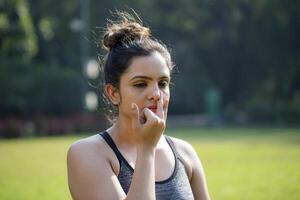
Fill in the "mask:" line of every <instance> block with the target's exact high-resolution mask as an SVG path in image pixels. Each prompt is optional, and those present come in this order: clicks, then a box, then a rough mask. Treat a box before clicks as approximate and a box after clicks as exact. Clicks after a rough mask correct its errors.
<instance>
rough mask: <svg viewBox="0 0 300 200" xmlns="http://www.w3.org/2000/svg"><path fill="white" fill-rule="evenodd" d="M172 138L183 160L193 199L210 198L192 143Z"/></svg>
mask: <svg viewBox="0 0 300 200" xmlns="http://www.w3.org/2000/svg"><path fill="white" fill-rule="evenodd" d="M172 140H173V141H174V143H175V145H176V148H177V150H178V153H179V154H180V156H181V157H182V159H183V161H184V165H185V167H186V170H187V172H188V175H189V179H190V184H191V188H192V191H193V194H194V197H195V200H210V196H209V193H208V188H207V183H206V178H205V173H204V169H203V166H202V164H201V162H200V159H199V157H198V155H197V153H196V151H195V150H194V148H193V147H192V145H190V144H189V143H187V142H185V141H183V140H180V139H176V138H172Z"/></svg>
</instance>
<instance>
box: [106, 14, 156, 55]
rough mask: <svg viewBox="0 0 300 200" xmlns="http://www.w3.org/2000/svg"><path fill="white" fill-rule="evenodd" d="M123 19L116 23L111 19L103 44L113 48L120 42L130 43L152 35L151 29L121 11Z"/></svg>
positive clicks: (107, 47)
mask: <svg viewBox="0 0 300 200" xmlns="http://www.w3.org/2000/svg"><path fill="white" fill-rule="evenodd" d="M119 15H121V16H119V17H120V18H121V20H120V21H119V22H118V23H116V22H112V21H110V23H109V24H108V25H107V28H106V32H105V34H104V36H103V46H104V47H105V48H106V49H109V50H110V49H112V48H114V47H116V46H117V45H119V44H124V43H125V44H128V43H130V42H132V41H135V40H142V39H146V38H149V37H150V35H151V34H150V30H149V28H147V27H144V26H143V25H141V24H140V23H138V22H137V21H136V20H135V19H134V18H133V17H132V16H130V15H128V14H124V13H121V14H120V13H119Z"/></svg>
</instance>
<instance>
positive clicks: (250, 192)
mask: <svg viewBox="0 0 300 200" xmlns="http://www.w3.org/2000/svg"><path fill="white" fill-rule="evenodd" d="M167 134H169V135H172V136H177V137H180V138H183V139H186V140H188V141H189V142H191V143H192V145H193V146H194V147H195V149H196V150H197V152H198V154H199V156H200V158H201V161H202V163H203V166H204V168H205V172H206V177H207V181H208V186H209V191H210V193H211V196H212V199H221V200H226V199H228V200H235V199H236V200H241V199H243V200H247V199H249V200H250V199H251V200H252V199H255V200H260V199H261V200H262V199H272V200H273V199H278V200H279V199H289V200H293V199H295V200H296V199H299V198H300V170H299V169H300V131H299V130H287V129H277V130H276V129H225V130H223V129H211V130H210V129H207V130H206V129H202V130H197V129H181V130H179V129H176V130H168V131H167ZM79 137H83V136H76V137H73V136H67V137H52V138H51V137H48V138H37V139H16V140H0V158H1V161H0V199H5V200H32V199H45V200H48V199H49V200H50V199H51V200H53V199H70V195H69V191H68V186H67V175H66V152H67V149H68V147H69V146H70V144H71V143H72V142H73V141H75V140H76V139H78V138H79Z"/></svg>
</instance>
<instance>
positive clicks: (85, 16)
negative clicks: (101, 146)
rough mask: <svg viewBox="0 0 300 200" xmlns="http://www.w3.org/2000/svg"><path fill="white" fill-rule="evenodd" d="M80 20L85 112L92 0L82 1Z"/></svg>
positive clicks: (82, 98)
mask: <svg viewBox="0 0 300 200" xmlns="http://www.w3.org/2000/svg"><path fill="white" fill-rule="evenodd" d="M80 18H81V21H82V24H83V27H82V29H81V34H80V64H81V69H82V77H83V78H82V81H81V91H80V93H81V101H82V102H81V103H82V111H85V95H86V93H87V78H86V65H87V62H88V59H89V56H90V45H89V41H88V32H89V28H90V0H80Z"/></svg>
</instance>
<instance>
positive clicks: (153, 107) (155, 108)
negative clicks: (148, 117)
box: [147, 105, 157, 113]
mask: <svg viewBox="0 0 300 200" xmlns="http://www.w3.org/2000/svg"><path fill="white" fill-rule="evenodd" d="M147 108H148V109H150V110H151V111H152V112H154V113H156V110H157V106H156V105H153V106H149V107H147Z"/></svg>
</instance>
